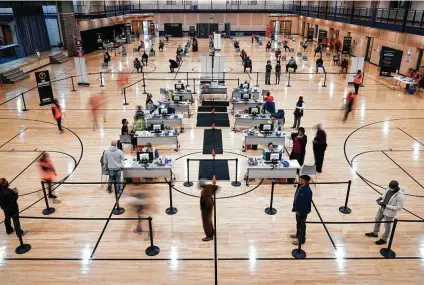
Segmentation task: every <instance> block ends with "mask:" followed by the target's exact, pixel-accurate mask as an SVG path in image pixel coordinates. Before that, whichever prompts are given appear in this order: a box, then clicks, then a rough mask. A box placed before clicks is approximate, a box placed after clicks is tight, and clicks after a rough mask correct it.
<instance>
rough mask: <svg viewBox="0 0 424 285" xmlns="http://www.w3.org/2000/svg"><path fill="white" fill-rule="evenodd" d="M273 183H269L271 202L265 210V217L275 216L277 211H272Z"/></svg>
mask: <svg viewBox="0 0 424 285" xmlns="http://www.w3.org/2000/svg"><path fill="white" fill-rule="evenodd" d="M274 184H275V183H274V182H272V183H271V201H270V202H269V207H268V208H265V213H266V214H267V215H275V214H277V209H274V208H273V207H272V204H273V202H274Z"/></svg>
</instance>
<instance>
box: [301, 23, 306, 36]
mask: <svg viewBox="0 0 424 285" xmlns="http://www.w3.org/2000/svg"><path fill="white" fill-rule="evenodd" d="M305 26H306V23H305V22H302V38H304V37H305Z"/></svg>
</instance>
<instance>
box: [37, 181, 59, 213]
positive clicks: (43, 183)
mask: <svg viewBox="0 0 424 285" xmlns="http://www.w3.org/2000/svg"><path fill="white" fill-rule="evenodd" d="M41 189H43V196H44V202H45V203H46V208H45V209H44V210H43V212H42V213H43V215H46V216H47V215H50V214H53V213H54V212H55V211H56V210H55V208H51V207H50V205H49V199H47V193H46V185H45V182H44V181H41Z"/></svg>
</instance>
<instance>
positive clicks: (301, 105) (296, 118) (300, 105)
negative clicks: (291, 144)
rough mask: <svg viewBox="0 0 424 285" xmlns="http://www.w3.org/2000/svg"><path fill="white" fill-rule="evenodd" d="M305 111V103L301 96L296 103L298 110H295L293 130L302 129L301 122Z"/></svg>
mask: <svg viewBox="0 0 424 285" xmlns="http://www.w3.org/2000/svg"><path fill="white" fill-rule="evenodd" d="M304 109H305V102H304V101H303V96H299V100H297V102H296V109H294V112H293V115H294V122H293V127H292V128H293V129H297V128H299V127H300V120H301V118H302V117H303V110H304Z"/></svg>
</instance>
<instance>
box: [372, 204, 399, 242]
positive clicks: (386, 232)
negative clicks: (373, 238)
mask: <svg viewBox="0 0 424 285" xmlns="http://www.w3.org/2000/svg"><path fill="white" fill-rule="evenodd" d="M383 211H384V208H383V207H380V209H378V211H377V215H376V216H375V221H376V222H382V221H385V222H391V221H393V220H394V219H395V218H394V217H387V216H385V215H383ZM380 225H381V224H380V223H375V225H374V230H373V233H374V234H376V235H378V233H379V232H380ZM391 229H392V224H391V223H387V224H384V234H383V236H382V237H381V239H382V240H385V241H387V239H388V238H389V235H390V230H391Z"/></svg>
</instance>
